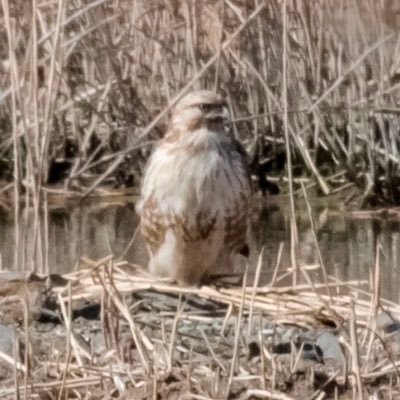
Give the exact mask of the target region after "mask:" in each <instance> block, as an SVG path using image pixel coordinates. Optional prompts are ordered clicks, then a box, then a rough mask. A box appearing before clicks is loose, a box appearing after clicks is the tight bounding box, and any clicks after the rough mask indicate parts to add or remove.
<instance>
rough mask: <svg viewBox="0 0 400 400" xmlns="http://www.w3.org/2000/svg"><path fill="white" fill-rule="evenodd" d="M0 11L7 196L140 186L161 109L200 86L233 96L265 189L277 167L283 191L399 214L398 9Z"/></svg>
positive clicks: (241, 0) (259, 0)
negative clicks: (384, 207)
mask: <svg viewBox="0 0 400 400" xmlns="http://www.w3.org/2000/svg"><path fill="white" fill-rule="evenodd" d="M1 4H2V7H1V8H0V13H1V14H0V21H1V24H0V49H1V50H0V70H1V75H0V167H1V172H0V174H1V178H2V179H3V180H5V181H7V182H14V183H15V185H13V187H14V191H15V195H16V196H19V195H20V194H21V193H27V196H28V197H29V196H31V197H32V198H33V199H34V200H35V202H36V203H40V199H41V196H42V194H41V193H42V187H43V186H44V185H48V184H52V183H63V184H64V188H65V190H71V189H77V190H78V191H79V192H81V193H84V194H88V193H90V192H91V191H92V190H94V189H95V188H96V187H97V186H99V185H100V184H111V185H113V186H118V187H121V186H132V185H135V184H137V183H138V180H139V179H140V175H141V171H142V167H143V165H144V163H145V160H146V158H147V156H148V154H149V151H150V149H151V145H152V143H153V141H154V140H156V139H158V138H159V137H160V136H161V135H162V133H163V131H164V129H165V124H166V118H165V117H167V116H168V112H169V110H170V108H171V107H172V106H173V104H174V103H175V102H176V101H177V99H178V98H179V97H180V96H181V95H182V94H183V93H184V92H185V91H187V90H190V89H192V88H200V87H206V88H214V89H216V90H219V91H222V92H224V93H225V94H226V95H227V96H228V98H229V100H230V106H231V108H232V111H233V112H234V115H235V119H234V123H233V130H234V133H235V135H237V137H238V138H239V139H240V140H241V141H242V142H243V143H244V145H245V146H246V148H247V149H248V151H249V154H250V158H251V165H252V167H253V172H254V174H255V175H258V176H259V179H260V182H261V183H263V181H264V177H265V174H266V173H268V174H269V175H270V176H271V177H272V180H274V179H275V180H276V181H277V182H278V183H279V182H281V181H282V176H283V175H284V168H285V160H286V165H287V168H286V169H287V171H288V178H289V181H290V182H291V183H293V182H294V185H297V183H296V182H297V181H296V179H297V178H299V179H300V178H301V179H302V180H304V179H306V180H307V182H308V183H309V186H315V187H316V188H317V191H318V192H320V193H323V194H329V193H334V192H338V191H345V192H343V193H345V194H346V196H349V197H351V196H352V195H353V194H354V193H362V194H363V199H364V201H365V202H374V201H385V202H391V203H398V202H399V199H400V165H399V163H400V158H399V153H400V135H399V132H398V126H399V108H398V101H399V98H398V96H399V85H398V83H399V79H400V66H399V62H400V61H399V60H400V57H399V43H400V42H399V35H398V28H399V26H400V18H399V15H398V13H399V6H398V4H397V2H396V0H382V1H379V2H376V1H362V0H339V1H338V0H324V1H322V0H319V1H306V0H301V1H295V0H285V1H277V0H272V1H263V0H254V1H246V0H206V1H201V2H200V1H194V0H192V1H183V0H151V1H147V0H134V1H130V0H129V1H128V0H96V1H85V0H60V1H44V0H32V1H31V2H30V3H29V4H27V3H26V2H25V1H23V0H12V1H10V0H2V2H1ZM295 188H296V186H295ZM354 188H355V189H356V190H354ZM292 189H293V188H292Z"/></svg>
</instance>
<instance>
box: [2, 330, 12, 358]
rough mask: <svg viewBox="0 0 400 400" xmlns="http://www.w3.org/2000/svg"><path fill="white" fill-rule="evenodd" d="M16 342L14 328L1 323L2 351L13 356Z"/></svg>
mask: <svg viewBox="0 0 400 400" xmlns="http://www.w3.org/2000/svg"><path fill="white" fill-rule="evenodd" d="M14 343H15V332H14V329H13V328H10V327H8V326H6V325H3V324H1V323H0V351H1V352H3V353H5V354H7V355H9V356H11V357H12V356H13V354H14Z"/></svg>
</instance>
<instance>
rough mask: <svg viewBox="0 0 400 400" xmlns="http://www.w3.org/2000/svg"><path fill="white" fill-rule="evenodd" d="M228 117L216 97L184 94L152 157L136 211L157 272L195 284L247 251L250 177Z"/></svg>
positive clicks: (203, 93) (204, 92) (229, 268)
mask: <svg viewBox="0 0 400 400" xmlns="http://www.w3.org/2000/svg"><path fill="white" fill-rule="evenodd" d="M229 118H230V115H229V111H228V107H227V104H226V101H225V100H224V98H223V97H222V96H221V95H219V94H217V93H214V92H212V91H208V90H200V91H195V92H192V93H189V94H188V95H186V96H185V97H184V98H183V99H181V100H180V101H179V102H178V103H177V105H176V106H175V107H174V109H173V112H172V118H171V122H170V125H169V129H168V131H167V133H166V135H165V136H164V138H163V139H162V140H161V141H160V142H159V144H158V145H157V146H156V147H155V149H154V151H153V153H152V155H151V156H150V159H149V162H148V164H147V167H146V171H145V173H144V177H143V181H142V187H141V197H140V199H139V202H138V204H137V206H136V210H137V212H138V214H139V215H140V217H141V232H142V236H143V238H144V240H145V242H146V245H147V248H148V250H149V256H150V261H149V271H150V272H151V273H152V274H154V275H157V276H161V277H169V278H171V279H173V280H174V281H177V282H179V283H183V284H197V283H200V282H203V281H204V280H205V279H207V278H208V277H210V276H211V275H213V274H218V273H221V271H224V272H226V271H232V266H233V263H234V259H235V258H236V257H235V255H237V254H238V253H239V254H242V255H244V256H246V257H248V255H249V254H248V253H249V248H248V245H247V233H248V232H247V231H248V225H249V209H250V201H251V195H252V189H251V178H250V174H249V171H248V166H247V164H246V154H245V151H244V149H243V147H242V146H241V145H240V143H239V142H238V141H237V140H236V139H235V138H234V137H233V136H232V134H231V132H230V131H229V129H228V124H227V122H229Z"/></svg>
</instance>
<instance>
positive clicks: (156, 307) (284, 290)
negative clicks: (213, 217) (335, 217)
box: [0, 257, 400, 399]
mask: <svg viewBox="0 0 400 400" xmlns="http://www.w3.org/2000/svg"><path fill="white" fill-rule="evenodd" d="M288 272H289V273H293V269H292V270H291V272H290V271H282V272H281V273H280V274H285V275H286V274H287V273H288ZM301 273H302V274H309V273H310V268H308V267H307V266H302V268H301ZM371 276H372V277H371V282H340V281H338V280H337V279H335V278H333V277H331V276H329V277H328V279H329V281H328V283H322V284H317V283H315V282H314V283H313V285H312V286H310V284H308V283H302V284H298V285H296V286H288V287H276V286H273V285H266V286H262V287H257V286H256V285H254V286H253V285H252V286H247V285H246V283H245V282H246V279H245V280H244V282H243V285H242V286H240V284H239V285H238V284H226V283H225V284H223V285H221V282H220V283H219V284H217V283H218V281H216V284H212V285H209V286H201V287H180V286H176V285H174V284H172V283H170V282H167V281H155V280H154V278H152V277H150V276H148V275H147V273H146V272H144V271H143V270H142V269H141V268H140V267H138V266H135V265H130V264H128V263H126V262H116V261H114V259H113V258H112V257H107V258H105V259H103V260H99V261H96V262H95V261H92V260H89V259H83V260H82V261H81V265H80V268H79V270H78V271H76V272H74V273H71V274H69V275H67V276H65V278H67V279H68V281H69V284H68V285H67V286H65V287H64V288H55V289H53V293H54V295H55V296H56V298H57V301H58V304H59V305H60V307H61V319H62V320H63V323H64V329H61V330H58V332H59V333H58V335H56V338H58V339H55V336H54V335H53V336H46V330H44V329H43V327H42V328H40V329H39V335H40V336H41V337H40V339H39V342H38V341H37V340H38V339H37V335H38V328H36V330H35V329H33V328H32V327H31V328H30V329H28V325H27V323H26V324H25V326H24V327H23V328H22V332H25V334H24V335H25V336H23V337H24V340H25V343H29V345H25V355H26V356H25V361H23V360H22V362H16V361H14V360H13V358H11V357H8V358H6V357H2V358H3V360H4V362H6V363H8V364H9V365H13V366H14V369H15V374H14V376H15V377H14V382H12V383H11V385H10V386H9V387H7V386H4V383H5V382H3V384H2V386H3V387H2V388H1V389H0V396H1V397H2V398H8V397H10V396H15V395H16V390H17V391H18V393H19V397H20V398H40V399H42V398H51V399H56V398H71V399H72V398H93V399H101V398H111V397H112V398H119V399H131V398H142V399H154V398H170V399H178V398H179V399H225V398H231V399H255V398H257V399H259V398H269V399H296V398H300V397H303V398H312V399H323V398H343V399H345V398H363V397H362V396H365V395H366V394H367V393H369V395H371V394H373V393H376V394H378V393H381V394H382V393H383V392H385V393H389V392H391V393H392V394H393V395H395V394H396V393H398V389H399V388H398V384H397V383H396V382H397V379H398V377H399V369H398V368H399V363H400V361H399V359H398V356H399V352H398V344H397V350H396V351H395V350H394V349H395V348H396V347H394V348H393V347H391V346H392V345H393V337H392V336H393V335H392V336H391V335H390V334H387V333H385V332H384V330H382V329H383V328H382V326H380V325H379V323H378V322H377V321H378V320H377V315H378V313H381V312H382V311H383V310H384V311H385V313H387V314H388V315H390V316H391V318H392V320H393V321H398V320H399V318H400V307H399V305H397V304H394V303H392V302H390V301H387V300H385V299H382V298H381V297H380V296H379V278H378V277H379V258H378V259H377V265H376V266H375V273H374V274H372V275H371ZM277 280H278V281H279V280H280V277H279V276H278V279H277ZM368 284H369V286H370V287H372V288H373V290H372V292H369V290H368ZM328 288H329V290H328ZM329 291H330V292H331V293H332V294H331V295H329V294H328V293H329ZM83 299H85V300H89V301H90V303H91V304H93V302H95V303H96V302H99V303H100V305H101V312H100V315H101V316H100V324H99V323H98V322H97V323H94V322H91V321H87V320H83V321H82V320H81V321H79V320H76V319H75V320H74V321H73V320H72V317H71V315H72V308H73V307H74V304H77V302H78V303H79V302H82V300H83ZM11 300H12V299H9V300H8V301H11ZM27 314H28V313H27V312H26V313H25V319H26V318H28V317H27ZM96 324H97V325H96ZM327 330H328V331H330V332H331V333H333V334H334V335H336V337H337V338H338V341H339V343H340V346H341V347H342V351H343V355H344V356H343V358H342V361H339V362H337V361H336V363H335V362H333V361H334V360H333V361H332V362H330V361H329V360H327V359H325V362H324V363H321V362H320V361H312V360H307V357H304V354H303V347H304V346H305V343H302V344H301V345H300V346H297V345H298V343H297V338H296V335H297V336H299V335H300V337H301V335H303V336H304V335H305V334H307V335H308V338H310V337H312V335H313V334H314V333H317V332H322V331H327ZM40 331H41V332H42V333H40ZM28 332H29V334H28ZM288 332H295V333H292V334H291V335H290V339H287V338H288ZM296 332H297V333H296ZM307 332H308V333H307ZM96 335H100V336H102V337H103V338H104V345H100V344H99V342H98V339H96ZM285 335H286V340H290V341H291V343H292V350H291V351H289V354H287V355H286V356H285V355H282V354H277V353H276V350H274V348H275V346H276V345H277V344H279V343H280V342H282V340H284V339H283V336H285ZM35 336H36V337H35ZM391 337H392V342H391ZM395 342H396V341H395ZM35 343H37V344H35ZM51 343H52V344H51ZM56 343H58V344H56ZM296 343H297V344H296ZM46 346H47V347H46ZM394 346H396V344H394ZM43 347H45V348H46V349H47V350H46V351H45V352H43ZM27 349H30V350H29V351H28V350H27ZM17 359H18V357H17ZM43 396H47V397H43ZM85 396H86V397H85ZM87 396H89V397H87ZM364 398H365V397H364Z"/></svg>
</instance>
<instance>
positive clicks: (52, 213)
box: [0, 198, 400, 302]
mask: <svg viewBox="0 0 400 400" xmlns="http://www.w3.org/2000/svg"><path fill="white" fill-rule="evenodd" d="M312 208H313V219H314V222H315V232H316V235H317V239H318V243H319V246H320V250H321V253H322V257H323V261H324V264H325V266H326V269H327V272H328V273H329V274H331V275H334V276H336V277H339V278H340V279H342V280H352V279H357V280H358V279H364V280H368V279H369V275H370V271H371V269H373V268H374V265H375V259H376V246H377V241H378V243H380V245H381V248H382V255H381V257H380V268H381V287H382V294H383V295H384V297H386V298H390V299H392V300H394V301H396V302H400V290H399V285H400V273H399V272H400V217H399V216H392V217H387V218H372V217H370V216H368V215H362V216H361V217H360V216H358V217H357V218H355V217H354V216H353V215H351V214H350V213H345V212H342V211H340V210H338V209H337V208H336V206H335V205H332V204H329V203H327V202H322V201H314V202H313V204H312ZM297 215H298V229H299V238H300V253H301V258H302V261H303V262H304V263H306V264H313V263H316V262H317V260H318V257H317V252H316V247H315V241H314V236H313V231H312V230H311V227H310V219H309V216H308V214H307V211H306V207H305V205H304V204H298V209H297ZM138 222H139V221H138V218H137V216H136V214H135V210H134V201H133V200H132V199H120V200H117V201H113V202H110V201H101V202H100V201H96V202H95V201H92V202H90V203H88V204H84V205H79V206H77V205H75V206H74V205H70V206H68V205H65V204H61V205H60V206H49V209H48V210H47V212H46V213H42V214H41V215H40V218H39V220H38V225H37V229H35V227H34V217H33V212H31V211H29V210H27V211H25V212H23V213H22V214H21V216H20V218H19V221H18V224H15V220H14V217H13V213H12V212H11V211H9V210H7V211H5V210H4V209H2V208H0V226H1V229H0V255H1V258H0V261H1V264H0V268H2V269H10V270H15V271H25V270H32V269H35V270H36V271H37V272H41V273H48V272H52V273H66V272H69V271H71V270H73V268H74V267H75V266H76V264H77V262H78V261H79V258H80V257H81V256H86V257H89V258H92V259H94V260H97V259H100V258H102V257H105V256H107V255H109V254H114V255H115V257H117V258H118V257H121V256H123V258H124V259H127V260H128V261H131V262H134V263H137V264H140V265H145V264H146V260H147V254H146V251H145V248H144V244H143V241H142V239H141V237H140V235H138V237H137V238H136V240H135V241H134V243H133V245H132V246H130V247H129V246H128V244H129V242H130V241H131V239H132V235H133V234H134V232H135V229H136V227H137V225H138ZM252 225H253V227H252V232H251V246H250V247H251V251H252V254H253V256H252V264H253V271H254V265H255V264H256V260H257V256H258V253H259V251H260V249H261V248H264V257H263V270H262V277H261V279H262V281H263V282H268V280H269V279H270V278H271V276H272V271H273V269H274V266H275V262H276V257H277V253H278V249H279V246H280V243H283V246H284V247H283V254H282V260H281V268H282V269H283V268H285V267H287V266H289V265H290V264H289V263H290V256H289V254H290V242H289V240H290V239H289V238H290V233H289V207H288V204H287V201H286V200H285V199H283V198H275V199H269V200H267V201H258V202H257V204H255V211H254V214H253V224H252ZM35 232H36V233H37V234H36V235H35ZM16 233H18V237H16Z"/></svg>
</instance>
